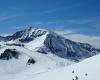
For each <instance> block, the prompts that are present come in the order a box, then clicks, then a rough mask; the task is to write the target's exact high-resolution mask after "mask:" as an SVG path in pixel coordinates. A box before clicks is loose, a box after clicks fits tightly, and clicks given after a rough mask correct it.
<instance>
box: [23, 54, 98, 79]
mask: <svg viewBox="0 0 100 80" xmlns="http://www.w3.org/2000/svg"><path fill="white" fill-rule="evenodd" d="M99 60H100V55H96V56H94V57H91V58H89V59H86V60H84V61H82V62H80V63H77V64H74V65H71V66H69V67H63V68H59V69H56V70H52V71H50V72H45V73H43V74H38V75H36V76H30V78H28V77H27V78H25V79H23V80H27V79H29V80H100V61H99Z"/></svg>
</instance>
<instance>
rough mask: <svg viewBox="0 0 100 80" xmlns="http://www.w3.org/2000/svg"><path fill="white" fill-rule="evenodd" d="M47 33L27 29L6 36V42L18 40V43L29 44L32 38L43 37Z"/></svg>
mask: <svg viewBox="0 0 100 80" xmlns="http://www.w3.org/2000/svg"><path fill="white" fill-rule="evenodd" d="M46 33H47V31H45V30H41V29H35V28H31V27H30V28H28V29H25V30H22V31H19V32H16V33H15V34H13V35H12V36H7V39H8V40H16V39H18V40H19V41H20V42H29V41H32V40H34V38H36V37H39V36H42V35H45V34H46Z"/></svg>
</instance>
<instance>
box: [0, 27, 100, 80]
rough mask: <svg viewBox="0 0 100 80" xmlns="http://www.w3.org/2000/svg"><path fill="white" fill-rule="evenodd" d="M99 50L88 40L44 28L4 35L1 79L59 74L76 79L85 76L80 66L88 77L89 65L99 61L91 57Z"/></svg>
mask: <svg viewBox="0 0 100 80" xmlns="http://www.w3.org/2000/svg"><path fill="white" fill-rule="evenodd" d="M99 53H100V49H98V48H95V47H94V46H92V45H90V44H88V43H80V42H75V41H73V40H69V39H67V38H65V37H63V36H61V35H59V34H57V33H55V32H52V31H48V30H44V29H37V28H32V27H31V28H27V29H24V30H21V31H18V32H16V33H14V34H13V35H10V36H6V37H2V36H0V79H2V80H27V79H28V80H42V79H44V80H48V79H50V80H55V79H54V76H55V78H56V79H58V80H64V78H65V79H68V80H75V79H74V78H75V77H77V76H78V77H82V76H81V74H79V73H80V72H81V70H80V69H78V68H80V67H82V70H83V69H84V70H83V71H86V72H83V73H82V75H83V76H85V78H87V76H88V74H89V72H88V70H85V65H86V66H87V65H90V64H89V63H90V62H91V63H92V60H94V61H95V59H94V58H95V57H93V58H90V57H92V56H94V55H97V56H99ZM87 58H89V59H87ZM85 59H86V60H85ZM83 60H84V61H83ZM80 61H82V62H80ZM87 61H88V62H89V63H88V62H87ZM78 62H80V63H78ZM76 63H77V64H76ZM85 63H86V64H85ZM87 63H88V64H87ZM71 64H73V65H72V66H69V65H71ZM93 64H94V62H93ZM68 66H69V67H68ZM91 66H93V65H91ZM97 68H98V67H97ZM77 71H79V73H78V72H77ZM68 74H70V76H68ZM60 75H61V77H60ZM65 75H67V76H65ZM46 76H48V77H46ZM58 76H59V77H58ZM49 77H50V78H49ZM67 77H68V78H67ZM72 77H73V79H72ZM85 78H82V79H85Z"/></svg>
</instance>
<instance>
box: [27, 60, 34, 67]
mask: <svg viewBox="0 0 100 80" xmlns="http://www.w3.org/2000/svg"><path fill="white" fill-rule="evenodd" d="M30 64H35V60H34V59H33V58H30V59H29V60H28V62H27V65H30Z"/></svg>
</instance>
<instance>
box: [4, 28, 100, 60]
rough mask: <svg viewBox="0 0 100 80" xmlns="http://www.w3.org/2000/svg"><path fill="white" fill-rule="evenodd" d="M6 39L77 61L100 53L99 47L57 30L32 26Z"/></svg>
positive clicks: (37, 50) (35, 49)
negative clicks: (74, 39)
mask: <svg viewBox="0 0 100 80" xmlns="http://www.w3.org/2000/svg"><path fill="white" fill-rule="evenodd" d="M5 39H7V40H8V41H10V42H11V41H12V42H15V43H14V44H16V43H18V44H23V46H24V47H25V48H27V49H29V50H32V51H36V52H39V53H43V54H48V53H50V54H53V55H56V56H58V57H60V58H64V59H68V60H71V61H76V62H79V61H81V60H83V59H85V58H88V57H91V56H93V55H96V54H98V53H100V50H99V49H96V48H95V47H93V46H92V45H90V44H86V43H78V42H74V41H72V40H69V39H66V38H65V37H62V36H61V35H59V34H56V33H55V32H51V31H47V30H43V29H37V28H32V27H30V28H27V29H25V30H22V31H18V32H16V33H15V34H13V35H12V36H7V37H5ZM7 43H8V42H7Z"/></svg>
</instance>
